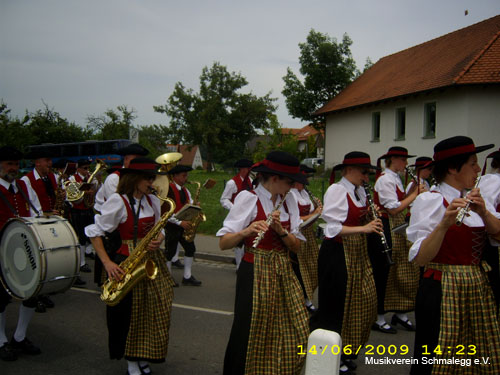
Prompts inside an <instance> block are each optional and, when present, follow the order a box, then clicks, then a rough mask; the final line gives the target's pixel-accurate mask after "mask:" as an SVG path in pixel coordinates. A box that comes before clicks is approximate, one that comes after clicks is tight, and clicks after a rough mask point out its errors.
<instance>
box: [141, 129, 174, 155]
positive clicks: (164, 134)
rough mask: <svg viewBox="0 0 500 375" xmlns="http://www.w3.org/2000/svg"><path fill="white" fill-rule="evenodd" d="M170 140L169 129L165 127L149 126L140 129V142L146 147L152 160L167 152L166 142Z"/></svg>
mask: <svg viewBox="0 0 500 375" xmlns="http://www.w3.org/2000/svg"><path fill="white" fill-rule="evenodd" d="M167 139H168V127H166V126H164V125H147V126H142V127H141V128H140V129H139V141H140V143H141V145H143V146H144V147H146V148H147V149H148V150H149V152H150V156H151V157H152V158H156V157H157V156H159V155H162V154H164V153H166V152H167V148H166V145H165V141H166V140H167Z"/></svg>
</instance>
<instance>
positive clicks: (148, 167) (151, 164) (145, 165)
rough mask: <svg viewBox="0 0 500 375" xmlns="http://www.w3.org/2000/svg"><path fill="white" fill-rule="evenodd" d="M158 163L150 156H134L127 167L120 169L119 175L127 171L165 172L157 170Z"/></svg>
mask: <svg viewBox="0 0 500 375" xmlns="http://www.w3.org/2000/svg"><path fill="white" fill-rule="evenodd" d="M159 169H160V164H158V163H157V162H155V161H154V160H153V159H150V158H143V157H139V158H135V159H132V160H131V161H130V163H129V165H128V168H121V169H120V176H121V175H124V174H127V173H138V174H165V172H159Z"/></svg>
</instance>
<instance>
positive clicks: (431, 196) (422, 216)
mask: <svg viewBox="0 0 500 375" xmlns="http://www.w3.org/2000/svg"><path fill="white" fill-rule="evenodd" d="M433 191H435V192H437V193H435V192H430V191H427V192H425V193H422V194H420V195H419V196H418V197H417V198H416V199H415V201H414V202H413V208H412V210H411V216H410V224H409V226H408V228H406V235H407V237H408V241H410V242H413V245H412V247H411V248H410V252H409V255H408V260H409V261H410V262H411V261H412V260H413V259H415V257H416V256H417V254H418V252H419V250H420V245H421V244H422V241H423V240H425V239H426V238H427V236H429V234H431V232H432V231H433V230H434V229H435V228H436V226H437V225H438V224H439V223H440V222H441V219H442V218H443V216H444V213H445V212H446V207H445V206H444V204H443V199H446V201H447V202H448V203H449V204H451V202H452V201H453V200H454V199H456V198H460V195H461V194H460V191H458V190H457V189H455V188H454V187H452V186H450V185H448V184H446V183H444V182H442V183H440V184H438V185H437V186H435V187H434V188H433ZM462 193H463V196H466V193H467V192H466V191H464V192H462ZM464 224H465V225H467V226H469V227H482V226H484V223H483V220H482V219H481V217H480V216H479V215H478V214H477V213H475V212H474V211H470V216H466V217H465V219H464Z"/></svg>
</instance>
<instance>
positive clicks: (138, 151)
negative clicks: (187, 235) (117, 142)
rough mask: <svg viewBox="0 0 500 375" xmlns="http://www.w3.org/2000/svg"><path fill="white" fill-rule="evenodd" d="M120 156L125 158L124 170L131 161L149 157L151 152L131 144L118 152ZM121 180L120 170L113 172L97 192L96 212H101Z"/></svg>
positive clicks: (138, 145)
mask: <svg viewBox="0 0 500 375" xmlns="http://www.w3.org/2000/svg"><path fill="white" fill-rule="evenodd" d="M116 153H117V154H118V155H121V156H123V168H128V166H129V163H130V161H131V160H133V159H135V158H137V157H140V156H147V155H148V154H149V150H148V149H147V148H145V147H143V146H141V145H140V144H139V143H131V144H129V145H128V146H125V147H122V148H121V149H119V150H118V151H117V152H116ZM119 180H120V169H116V170H114V171H112V172H111V173H110V174H109V175H108V176H107V177H106V179H105V180H104V183H103V184H102V186H101V188H100V189H99V190H98V191H97V193H96V195H95V203H94V209H95V210H96V211H98V212H99V211H100V210H101V206H102V205H103V204H104V202H106V200H107V199H108V198H109V197H110V196H111V194H113V193H115V192H116V187H117V186H118V181H119Z"/></svg>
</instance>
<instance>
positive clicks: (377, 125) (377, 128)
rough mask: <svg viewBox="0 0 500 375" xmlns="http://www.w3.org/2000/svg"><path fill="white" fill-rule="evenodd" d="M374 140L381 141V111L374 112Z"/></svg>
mask: <svg viewBox="0 0 500 375" xmlns="http://www.w3.org/2000/svg"><path fill="white" fill-rule="evenodd" d="M372 142H380V112H373V113H372Z"/></svg>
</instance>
